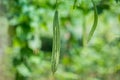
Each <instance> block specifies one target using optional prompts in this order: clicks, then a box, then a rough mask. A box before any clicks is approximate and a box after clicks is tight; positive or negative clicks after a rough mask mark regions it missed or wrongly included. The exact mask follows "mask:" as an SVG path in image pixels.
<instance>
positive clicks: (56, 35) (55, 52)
mask: <svg viewBox="0 0 120 80" xmlns="http://www.w3.org/2000/svg"><path fill="white" fill-rule="evenodd" d="M91 1H92V3H93V6H94V23H93V26H92V28H91V30H90V33H89V36H88V40H87V41H88V42H89V41H90V39H91V37H92V36H93V33H94V31H95V29H96V26H97V22H98V16H97V9H96V5H95V3H94V1H93V0H91ZM76 2H77V0H75V1H74V5H73V8H75V5H76ZM59 56H60V26H59V18H58V10H57V0H56V11H55V14H54V19H53V47H52V58H51V62H52V66H51V70H52V73H53V74H54V73H55V72H56V70H57V66H58V64H59Z"/></svg>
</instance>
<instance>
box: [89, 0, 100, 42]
mask: <svg viewBox="0 0 120 80" xmlns="http://www.w3.org/2000/svg"><path fill="white" fill-rule="evenodd" d="M91 1H92V3H93V6H94V23H93V26H92V28H91V30H90V33H89V36H88V42H89V41H90V40H91V37H92V36H93V34H94V32H95V29H96V27H97V23H98V14H97V9H96V5H95V3H94V1H93V0H91Z"/></svg>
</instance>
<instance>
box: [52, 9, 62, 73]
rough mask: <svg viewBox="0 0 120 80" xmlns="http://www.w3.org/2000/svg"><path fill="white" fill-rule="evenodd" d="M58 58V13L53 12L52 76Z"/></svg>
mask: <svg viewBox="0 0 120 80" xmlns="http://www.w3.org/2000/svg"><path fill="white" fill-rule="evenodd" d="M59 56H60V27H59V19H58V11H57V10H56V11H55V14H54V19H53V46H52V60H51V61H52V66H51V69H52V73H53V74H54V73H55V72H56V70H57V66H58V63H59Z"/></svg>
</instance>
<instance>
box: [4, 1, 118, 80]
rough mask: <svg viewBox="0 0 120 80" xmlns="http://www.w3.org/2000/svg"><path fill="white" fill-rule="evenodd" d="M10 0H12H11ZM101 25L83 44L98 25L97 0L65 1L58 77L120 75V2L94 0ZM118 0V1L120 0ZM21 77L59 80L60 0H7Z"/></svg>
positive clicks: (93, 79) (110, 79)
mask: <svg viewBox="0 0 120 80" xmlns="http://www.w3.org/2000/svg"><path fill="white" fill-rule="evenodd" d="M5 1H6V0H5ZM94 1H95V4H96V5H97V10H98V14H99V15H98V17H99V18H98V19H99V20H98V27H97V29H96V31H95V34H94V37H93V38H92V40H91V41H90V42H89V43H88V44H87V47H84V46H83V43H82V42H83V37H84V36H83V33H84V28H85V29H86V30H85V34H88V32H89V31H90V28H91V26H92V24H93V19H94V17H93V5H92V3H91V0H77V3H76V5H75V6H76V8H75V9H74V10H73V4H74V1H73V0H59V2H58V4H59V5H58V10H59V12H60V13H59V17H60V28H61V56H60V57H61V59H60V64H59V67H58V71H57V72H56V74H55V78H56V79H55V80H119V79H120V76H119V75H120V58H119V54H120V2H119V1H118V0H116V1H115V0H94ZM116 2H117V3H116ZM6 3H8V4H9V5H8V4H7V9H8V13H6V14H7V17H8V20H9V24H10V26H9V35H10V37H11V43H10V44H11V45H10V53H11V55H12V60H13V62H12V64H13V70H14V73H15V80H53V76H52V75H51V50H52V35H53V34H52V33H53V32H52V25H53V15H54V12H55V0H9V1H6Z"/></svg>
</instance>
